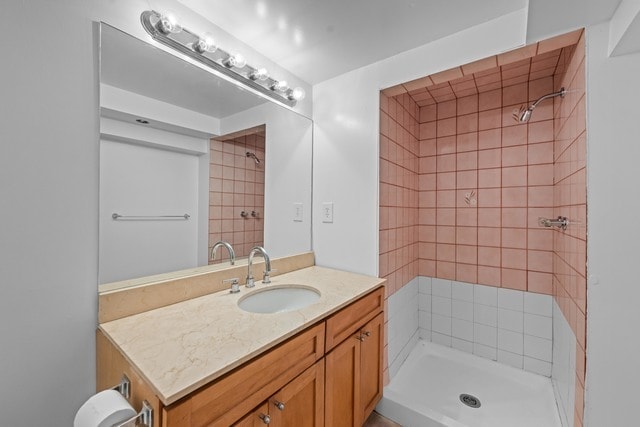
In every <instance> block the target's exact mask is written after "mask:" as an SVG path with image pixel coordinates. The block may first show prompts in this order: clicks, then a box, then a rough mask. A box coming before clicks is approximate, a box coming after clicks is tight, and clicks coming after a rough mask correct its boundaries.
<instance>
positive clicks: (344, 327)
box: [325, 288, 384, 352]
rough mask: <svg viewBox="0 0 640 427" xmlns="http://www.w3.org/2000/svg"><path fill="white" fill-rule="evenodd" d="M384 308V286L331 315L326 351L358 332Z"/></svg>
mask: <svg viewBox="0 0 640 427" xmlns="http://www.w3.org/2000/svg"><path fill="white" fill-rule="evenodd" d="M383 308H384V288H378V289H376V290H375V291H373V292H371V293H370V294H369V295H366V296H364V297H362V298H360V299H359V300H358V301H356V302H354V303H353V304H351V305H349V306H348V307H346V308H343V309H342V310H340V311H339V312H337V313H336V314H334V315H333V316H331V317H329V318H328V319H327V338H326V341H325V345H326V349H325V351H326V352H328V351H329V350H331V349H332V348H334V347H335V346H336V345H338V344H340V343H341V342H342V341H344V340H345V338H347V337H349V336H350V335H351V334H354V333H355V332H357V331H358V329H359V328H360V327H361V326H362V325H364V324H365V323H367V322H368V321H369V320H371V319H373V318H374V317H376V315H377V314H378V313H380V312H381V311H382V310H383Z"/></svg>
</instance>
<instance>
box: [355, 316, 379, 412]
mask: <svg viewBox="0 0 640 427" xmlns="http://www.w3.org/2000/svg"><path fill="white" fill-rule="evenodd" d="M361 333H362V338H363V340H362V343H361V344H360V348H361V351H360V360H361V367H360V372H361V374H360V396H361V400H360V402H361V405H362V406H361V410H362V419H363V420H366V419H367V418H368V417H369V415H370V414H371V412H372V411H373V409H374V408H375V406H376V405H377V404H378V401H379V400H380V398H381V397H382V370H383V369H384V368H383V366H382V357H383V354H382V352H383V348H384V315H383V314H382V313H380V314H379V315H377V316H376V317H375V318H374V319H373V320H371V321H370V322H369V323H367V324H366V325H364V326H363V327H362V329H361Z"/></svg>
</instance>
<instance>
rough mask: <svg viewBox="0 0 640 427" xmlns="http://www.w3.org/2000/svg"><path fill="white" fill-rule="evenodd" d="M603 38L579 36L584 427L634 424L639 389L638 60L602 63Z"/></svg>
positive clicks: (602, 30) (598, 32)
mask: <svg viewBox="0 0 640 427" xmlns="http://www.w3.org/2000/svg"><path fill="white" fill-rule="evenodd" d="M608 31H609V28H608V26H607V25H606V24H603V25H598V26H595V27H592V28H589V29H588V31H587V117H588V126H587V133H588V142H587V144H588V145H587V199H588V204H587V209H588V219H589V225H588V239H587V254H588V255H587V259H588V262H587V269H588V273H589V283H588V294H587V301H588V316H587V378H586V381H587V384H586V388H587V391H586V394H587V396H586V398H587V402H586V404H587V407H586V414H585V418H586V425H587V426H589V427H598V426H605V425H606V426H623V425H631V424H633V423H634V422H637V418H638V415H637V414H638V407H637V399H636V390H637V387H638V384H640V370H638V369H637V363H638V355H639V354H640V338H639V335H638V331H637V325H638V324H639V323H640V310H638V301H640V286H638V280H637V277H638V254H640V222H639V221H638V212H639V211H640V198H638V182H639V181H640V180H639V179H638V159H639V158H640V143H639V140H638V133H639V127H638V111H639V110H638V95H639V94H640V84H639V83H638V76H640V54H633V55H626V56H617V57H607V49H608V37H607V35H608Z"/></svg>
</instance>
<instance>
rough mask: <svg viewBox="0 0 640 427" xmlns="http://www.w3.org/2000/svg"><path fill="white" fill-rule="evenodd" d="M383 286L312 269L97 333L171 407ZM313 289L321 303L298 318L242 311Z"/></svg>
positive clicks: (153, 312) (359, 277)
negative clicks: (290, 288)
mask: <svg viewBox="0 0 640 427" xmlns="http://www.w3.org/2000/svg"><path fill="white" fill-rule="evenodd" d="M383 283H384V279H379V278H376V277H371V276H365V275H361V274H354V273H348V272H344V271H339V270H333V269H329V268H323V267H316V266H314V267H309V268H304V269H301V270H296V271H293V272H290V273H286V274H282V275H279V276H275V277H272V283H271V284H269V285H265V284H263V283H262V282H261V281H256V287H255V288H253V289H247V288H245V287H244V286H241V287H240V289H241V291H240V293H237V294H231V293H229V291H227V290H225V291H221V292H217V293H214V294H210V295H205V296H202V297H198V298H194V299H191V300H188V301H183V302H180V303H177V304H173V305H170V306H167V307H162V308H158V309H155V310H151V311H147V312H144V313H140V314H136V315H133V316H129V317H125V318H122V319H118V320H114V321H111V322H107V323H102V324H100V326H99V328H100V329H101V330H102V331H103V332H104V334H105V335H106V336H107V338H108V339H109V340H111V342H112V343H113V344H114V345H115V346H116V347H117V348H118V349H119V350H120V351H121V352H122V353H123V355H124V356H125V358H127V359H128V361H129V362H130V363H131V364H132V365H133V367H134V369H136V370H137V371H138V373H139V374H140V375H141V376H142V377H143V378H145V379H146V381H147V382H148V383H149V385H150V386H151V387H152V388H153V389H154V390H155V392H156V394H157V396H158V398H159V399H160V400H161V401H162V403H163V404H165V405H169V404H171V403H173V402H175V401H176V400H178V399H180V398H181V397H184V396H186V395H187V394H189V393H191V392H192V391H194V390H197V389H198V388H200V387H201V386H203V385H205V384H207V383H209V382H210V381H212V380H214V379H216V378H218V377H220V376H222V375H223V374H225V373H227V372H229V371H231V370H232V369H234V368H235V367H237V366H239V365H241V364H242V363H244V362H246V361H248V360H250V359H251V358H253V357H254V356H256V355H258V354H260V353H262V352H264V351H265V350H267V349H269V348H271V347H273V346H275V345H276V344H278V343H280V342H282V341H284V340H286V339H287V338H289V337H291V336H293V335H295V334H296V333H297V332H300V331H302V330H303V329H305V328H306V327H308V326H311V325H313V324H314V323H316V322H317V321H319V320H321V319H323V318H325V317H326V316H327V315H329V314H331V313H334V312H336V311H338V310H339V309H340V308H342V307H344V306H346V305H348V304H349V303H351V302H352V301H355V300H356V299H358V298H359V297H361V296H364V295H366V294H367V293H369V292H371V291H372V290H374V289H375V288H377V287H379V286H380V285H382V284H383ZM287 284H299V285H308V286H312V287H314V288H316V289H317V290H318V291H320V294H321V295H320V299H319V300H318V301H317V302H315V303H313V304H311V305H309V306H307V307H304V308H302V309H300V310H295V311H290V312H286V313H274V314H257V313H249V312H245V311H243V310H241V309H240V308H239V307H238V305H237V302H238V300H239V299H240V298H242V297H243V296H245V295H247V294H249V293H251V292H255V291H259V290H261V289H265V288H267V287H273V286H278V285H287Z"/></svg>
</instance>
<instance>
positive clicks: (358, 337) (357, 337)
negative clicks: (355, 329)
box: [355, 334, 364, 341]
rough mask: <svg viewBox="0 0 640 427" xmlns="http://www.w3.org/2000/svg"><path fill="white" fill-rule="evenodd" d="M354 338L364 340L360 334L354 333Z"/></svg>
mask: <svg viewBox="0 0 640 427" xmlns="http://www.w3.org/2000/svg"><path fill="white" fill-rule="evenodd" d="M355 338H356V339H357V340H358V341H364V337H363V336H362V334H359V335H356V336H355Z"/></svg>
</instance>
